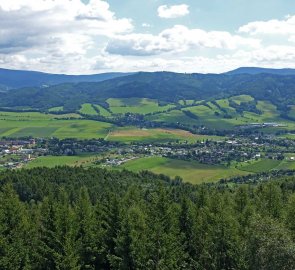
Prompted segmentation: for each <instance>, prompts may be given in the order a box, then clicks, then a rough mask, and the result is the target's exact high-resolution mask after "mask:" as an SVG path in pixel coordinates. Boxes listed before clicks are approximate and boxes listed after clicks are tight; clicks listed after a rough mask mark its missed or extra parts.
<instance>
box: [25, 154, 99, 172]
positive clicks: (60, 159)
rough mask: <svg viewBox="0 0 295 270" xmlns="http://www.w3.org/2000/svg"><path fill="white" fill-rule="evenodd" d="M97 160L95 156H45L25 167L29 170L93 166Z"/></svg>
mask: <svg viewBox="0 0 295 270" xmlns="http://www.w3.org/2000/svg"><path fill="white" fill-rule="evenodd" d="M95 160H97V157H96V156H95V155H80V156H43V157H39V158H37V159H35V160H32V161H31V162H29V163H28V164H27V165H26V166H25V167H26V168H28V169H31V168H36V167H48V168H53V167H56V166H84V167H87V166H92V165H93V163H94V162H95Z"/></svg>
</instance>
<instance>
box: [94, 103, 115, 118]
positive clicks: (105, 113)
mask: <svg viewBox="0 0 295 270" xmlns="http://www.w3.org/2000/svg"><path fill="white" fill-rule="evenodd" d="M93 106H95V107H96V108H97V109H98V110H99V115H102V116H104V117H109V116H111V113H110V112H108V111H107V110H106V109H105V108H103V107H102V106H100V105H96V104H94V105H93Z"/></svg>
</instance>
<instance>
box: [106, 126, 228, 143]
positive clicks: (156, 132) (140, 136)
mask: <svg viewBox="0 0 295 270" xmlns="http://www.w3.org/2000/svg"><path fill="white" fill-rule="evenodd" d="M224 138H225V137H220V136H208V135H197V134H192V133H190V132H188V131H184V130H179V129H163V128H157V129H138V128H134V127H124V128H118V129H116V130H115V131H112V132H110V133H109V134H108V136H107V138H106V139H107V140H109V141H119V142H125V143H131V142H173V141H177V140H179V141H181V142H184V141H186V142H189V143H195V142H197V141H203V140H215V141H216V140H224Z"/></svg>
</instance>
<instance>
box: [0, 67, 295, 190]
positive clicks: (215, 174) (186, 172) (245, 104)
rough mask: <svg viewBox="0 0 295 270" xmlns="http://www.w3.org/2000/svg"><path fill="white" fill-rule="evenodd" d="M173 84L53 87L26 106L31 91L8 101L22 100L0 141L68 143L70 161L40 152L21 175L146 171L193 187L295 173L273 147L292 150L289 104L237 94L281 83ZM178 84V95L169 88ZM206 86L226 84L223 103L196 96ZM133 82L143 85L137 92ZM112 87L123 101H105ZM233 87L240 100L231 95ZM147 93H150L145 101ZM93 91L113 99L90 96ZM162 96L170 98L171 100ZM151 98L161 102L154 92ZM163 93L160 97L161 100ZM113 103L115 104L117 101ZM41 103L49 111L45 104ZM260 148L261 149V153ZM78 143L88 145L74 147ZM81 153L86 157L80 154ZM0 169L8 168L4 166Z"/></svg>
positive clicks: (283, 152)
mask: <svg viewBox="0 0 295 270" xmlns="http://www.w3.org/2000/svg"><path fill="white" fill-rule="evenodd" d="M172 75H174V74H172V73H165V72H164V73H151V74H148V73H138V74H134V75H128V76H126V77H124V76H122V77H119V78H114V79H111V80H106V81H102V82H97V83H91V84H90V83H88V84H86V83H78V84H67V85H56V86H50V87H49V88H47V89H43V90H42V91H43V93H42V94H40V95H39V94H37V95H35V96H34V97H33V96H32V97H31V98H29V97H30V93H29V92H30V91H33V89H32V88H24V89H19V90H10V93H11V94H10V95H11V97H13V96H14V95H23V94H24V91H25V92H27V93H26V95H25V98H22V99H21V100H20V101H15V99H14V103H13V104H14V106H11V105H10V106H7V105H8V104H5V105H6V106H5V107H2V108H0V110H1V111H0V127H1V128H0V137H1V138H3V139H4V140H7V139H11V140H18V139H36V140H37V141H39V142H47V143H49V145H50V144H51V143H52V141H54V140H58V141H60V142H62V143H63V142H64V141H67V140H69V143H68V145H67V147H68V148H67V151H64V150H62V151H58V150H57V149H55V150H54V151H52V150H50V149H51V148H50V147H48V145H44V144H43V146H42V147H41V149H43V150H44V153H43V154H41V155H39V156H35V157H34V158H33V159H32V160H27V159H24V160H25V162H20V165H17V167H26V168H33V167H39V166H45V167H53V166H55V165H69V166H83V167H106V168H108V169H116V170H121V169H127V170H131V171H135V172H138V171H141V170H149V171H152V172H155V173H158V174H166V175H169V176H171V177H177V176H179V177H181V178H182V179H183V181H185V182H190V183H194V184H195V183H202V182H216V181H218V180H220V179H230V178H235V177H242V176H245V175H250V174H258V173H263V172H270V171H273V170H278V171H281V170H293V169H295V166H294V165H293V160H291V159H290V155H291V156H292V155H293V154H292V153H295V149H294V150H292V149H288V148H286V146H285V148H284V147H283V148H282V147H276V146H277V145H279V144H280V143H284V144H286V145H288V146H289V147H291V146H292V147H293V139H295V121H293V114H295V109H294V108H295V105H293V103H292V98H290V99H288V100H286V99H285V100H283V101H281V102H280V103H278V102H277V100H275V99H274V97H273V96H272V95H270V96H267V95H264V96H263V97H262V96H261V93H260V92H263V91H265V90H263V89H264V87H262V88H260V90H259V91H260V92H253V91H252V90H251V89H248V90H242V89H244V88H245V87H244V86H241V84H240V83H241V81H244V83H245V84H247V83H248V82H247V81H246V79H247V78H248V77H249V76H252V77H251V78H254V79H253V80H254V81H255V80H256V79H258V78H256V77H257V76H258V77H259V79H260V80H261V81H262V82H264V79H266V76H267V77H268V78H267V79H269V78H272V79H273V80H274V83H276V80H277V81H281V79H282V77H281V76H277V75H270V74H269V75H226V76H224V75H223V76H220V75H214V76H213V75H212V76H210V75H207V76H205V75H197V74H193V75H191V76H187V75H184V74H176V75H175V76H174V77H173V76H172ZM175 77H176V78H177V80H178V81H177V83H178V84H179V85H177V84H174V85H173V86H172V85H171V83H172V82H174V81H175ZM210 77H211V79H212V83H213V85H214V83H215V84H216V83H217V81H218V80H220V83H221V84H225V85H226V87H228V89H227V91H228V93H225V92H224V91H223V90H222V91H221V92H220V93H219V94H217V92H216V89H214V87H216V86H212V85H211V86H210V87H211V88H212V87H213V88H212V89H211V90H210V91H209V92H207V93H206V92H205V91H204V89H202V88H199V87H200V85H203V86H202V87H204V86H209V79H210ZM284 78H285V77H284ZM287 78H288V80H291V79H290V78H292V77H290V76H288V77H287ZM139 80H140V81H141V83H146V84H145V85H137V84H136V82H139ZM161 80H164V82H165V83H164V82H162V81H161ZM114 83H116V84H117V83H120V84H121V86H120V92H116V91H118V90H117V89H113V90H112V91H111V89H112V87H114V85H115V84H114ZM130 83H131V84H132V89H133V90H132V91H131V90H129V91H131V92H130V93H129V94H128V95H129V97H126V93H125V92H124V87H126V86H127V85H128V86H129V87H130V86H131V84H130ZM237 83H238V84H239V86H238V88H240V89H241V90H239V91H237V90H233V85H237ZM198 84H199V85H198ZM232 84H233V85H232ZM148 85H149V87H150V86H153V87H155V89H151V90H150V92H149V93H148V92H145V88H146V87H147V86H148ZM180 85H182V87H185V88H184V89H186V90H185V91H182V96H183V97H180V96H179V97H178V98H176V97H177V94H176V93H177V91H178V90H177V89H178V87H180ZM97 86H100V87H102V88H105V89H109V91H111V92H106V91H105V90H101V89H100V90H95V88H96V87H97ZM77 87H83V89H84V90H83V91H82V90H79V91H78V92H77V93H75V94H74V95H72V96H71V97H70V100H71V104H72V105H70V106H69V104H68V102H69V100H67V99H65V97H66V96H67V95H68V93H67V91H68V90H69V89H71V91H76V90H74V89H77ZM160 87H162V88H163V89H162V90H160ZM168 87H171V89H173V91H174V92H173V94H172V95H171V96H169V92H171V89H168ZM222 87H224V86H222ZM252 87H253V86H252ZM256 87H257V86H256V85H255V87H254V88H256ZM30 89H31V90H30ZM156 89H158V90H159V92H155V90H156ZM188 89H190V91H189V92H188V91H187V90H188ZM49 90H50V91H49ZM139 90H140V91H141V92H140V93H139V92H138V91H139ZM250 90H251V91H250ZM35 91H36V90H34V92H35ZM37 91H38V90H37ZM164 91H167V94H165V95H164ZM8 93H9V92H8ZM35 93H36V92H35ZM37 93H38V92H37ZM97 93H100V97H99V98H97V97H96V95H97ZM118 93H119V94H118ZM132 93H133V94H132ZM171 93H172V92H171ZM89 94H91V95H93V98H92V101H90V100H87V98H86V99H85V97H86V96H87V95H89ZM44 95H45V96H44ZM55 95H56V96H58V97H59V100H57V99H56V97H55ZM118 95H119V96H120V97H116V96H118ZM132 95H133V96H132ZM151 95H153V96H151ZM140 96H142V97H140ZM11 97H10V96H9V95H7V94H5V95H4V100H2V103H3V102H6V101H5V100H7V102H8V103H9V102H10V101H9V99H10V98H11ZM45 97H47V102H45V101H44V100H43V99H44V98H45ZM171 97H173V98H171ZM13 98H15V97H13ZM28 98H29V99H28ZM30 99H32V100H30ZM83 100H84V102H83ZM32 101H33V103H32ZM86 101H87V102H86ZM0 103H1V102H0ZM45 104H46V106H45ZM49 104H52V105H51V106H49ZM294 104H295V102H294ZM0 105H1V104H0ZM3 105H4V104H3ZM257 138H258V139H259V140H262V141H263V143H262V144H260V145H258V146H257V145H256V139H257ZM263 138H264V139H263ZM80 141H85V142H84V143H81V144H78V146H77V145H76V144H77V142H80ZM98 142H99V143H98ZM274 142H275V144H274ZM101 144H102V145H101ZM85 145H88V148H89V149H92V150H91V151H86V150H85V147H84V146H85ZM89 145H90V146H91V147H90V146H89ZM95 145H96V146H95ZM88 148H87V147H86V149H88ZM69 149H70V150H69ZM93 149H94V150H93ZM161 149H164V150H161ZM165 149H166V150H165ZM167 149H168V150H167ZM4 160H5V159H4ZM3 164H4V167H5V166H6V165H5V164H11V162H10V163H9V162H8V161H7V162H6V163H5V162H4V163H3ZM12 167H13V166H12Z"/></svg>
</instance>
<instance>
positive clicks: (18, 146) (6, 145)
mask: <svg viewBox="0 0 295 270" xmlns="http://www.w3.org/2000/svg"><path fill="white" fill-rule="evenodd" d="M46 152H47V149H44V148H39V147H38V146H37V143H36V140H35V139H28V140H18V139H9V140H4V139H2V140H0V169H1V168H6V169H15V168H22V167H23V166H24V165H25V164H27V163H28V162H30V161H32V160H34V159H35V158H37V157H39V156H42V155H44V154H46Z"/></svg>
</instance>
